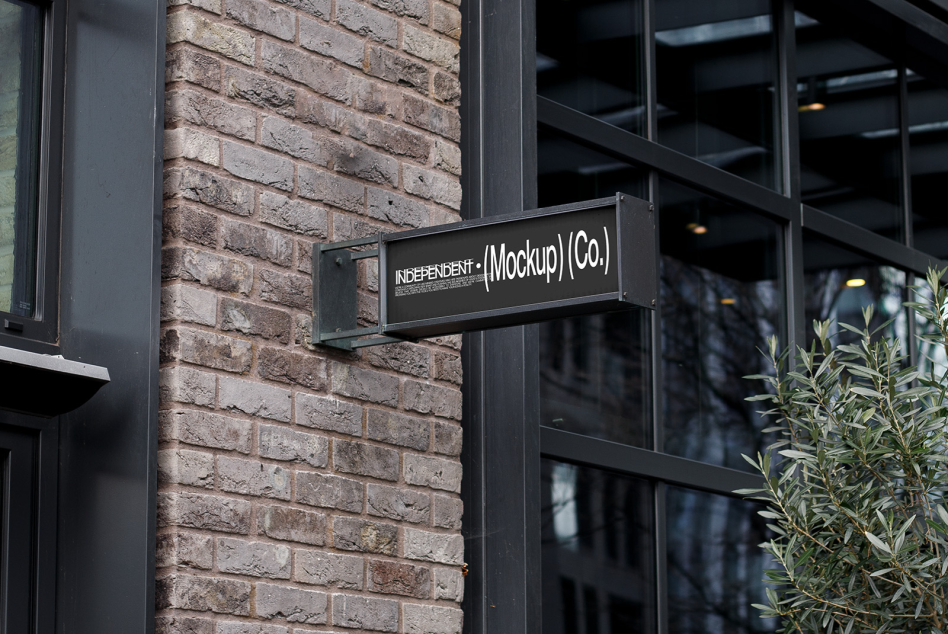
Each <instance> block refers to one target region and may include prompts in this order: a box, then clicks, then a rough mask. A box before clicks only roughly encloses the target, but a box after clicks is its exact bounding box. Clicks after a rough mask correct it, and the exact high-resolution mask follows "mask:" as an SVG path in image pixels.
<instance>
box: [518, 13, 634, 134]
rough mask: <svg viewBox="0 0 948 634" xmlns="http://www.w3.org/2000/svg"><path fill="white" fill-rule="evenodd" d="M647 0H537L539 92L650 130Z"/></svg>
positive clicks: (627, 126)
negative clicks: (547, 0)
mask: <svg viewBox="0 0 948 634" xmlns="http://www.w3.org/2000/svg"><path fill="white" fill-rule="evenodd" d="M642 7H643V2H642V0H619V1H618V2H617V1H615V0H592V1H589V2H556V3H544V2H538V3H537V14H536V17H537V49H536V53H537V56H536V59H537V94H538V95H542V96H544V97H546V98H548V99H552V100H553V101H556V102H558V103H561V104H563V105H564V106H567V107H569V108H573V109H574V110H578V111H580V112H583V113H585V114H588V115H591V116H593V117H596V118H598V119H600V120H601V121H605V122H607V123H610V124H612V125H614V126H617V127H619V128H622V129H623V130H628V131H629V132H633V133H635V134H643V133H644V130H645V127H644V126H645V121H646V119H645V73H644V44H645V40H644V33H645V28H644V26H643V14H642Z"/></svg>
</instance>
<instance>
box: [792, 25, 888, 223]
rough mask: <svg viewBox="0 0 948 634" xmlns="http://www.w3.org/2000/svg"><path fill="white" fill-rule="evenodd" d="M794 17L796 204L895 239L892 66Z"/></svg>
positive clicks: (834, 31)
mask: <svg viewBox="0 0 948 634" xmlns="http://www.w3.org/2000/svg"><path fill="white" fill-rule="evenodd" d="M797 15H798V19H797V21H796V22H797V28H796V44H797V77H796V81H797V102H798V105H797V110H798V113H799V126H800V183H801V199H802V201H803V202H804V203H806V204H807V205H810V206H812V207H816V208H818V209H820V210H822V211H825V212H826V213H830V214H833V215H834V216H838V217H840V218H842V219H844V220H847V221H849V222H852V223H854V224H857V225H859V226H861V227H864V228H866V229H869V230H870V231H874V232H876V233H880V234H882V235H884V236H886V237H889V238H892V239H894V240H901V239H902V238H903V235H904V231H903V228H902V225H903V219H902V201H901V196H902V193H901V172H900V165H901V154H900V141H899V69H898V66H897V65H896V64H895V63H894V62H893V61H892V60H890V59H889V58H887V57H885V56H884V55H882V54H880V53H879V52H877V51H875V50H872V49H870V48H868V47H866V46H864V45H863V44H861V43H859V42H857V41H855V40H853V39H851V38H849V37H846V36H845V35H844V32H843V31H842V29H841V27H833V26H829V25H826V24H823V23H821V22H819V21H818V20H816V19H814V18H813V17H811V16H810V15H808V14H804V13H798V14H797Z"/></svg>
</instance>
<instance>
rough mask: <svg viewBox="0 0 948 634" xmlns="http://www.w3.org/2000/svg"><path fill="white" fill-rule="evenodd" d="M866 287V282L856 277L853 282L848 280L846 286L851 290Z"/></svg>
mask: <svg viewBox="0 0 948 634" xmlns="http://www.w3.org/2000/svg"><path fill="white" fill-rule="evenodd" d="M865 285H866V280H864V279H862V278H859V277H854V278H853V279H851V280H846V286H848V287H849V288H858V287H860V286H865Z"/></svg>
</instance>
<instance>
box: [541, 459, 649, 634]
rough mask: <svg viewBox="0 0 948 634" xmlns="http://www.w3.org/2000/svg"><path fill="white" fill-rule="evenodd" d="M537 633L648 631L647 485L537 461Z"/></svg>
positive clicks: (603, 633) (571, 466)
mask: <svg viewBox="0 0 948 634" xmlns="http://www.w3.org/2000/svg"><path fill="white" fill-rule="evenodd" d="M541 470H542V498H541V499H542V501H543V507H542V511H541V513H542V531H543V532H542V535H543V539H542V548H543V553H542V557H543V564H542V565H543V575H542V577H543V632H544V634H599V633H600V632H601V633H602V634H606V633H607V632H609V633H616V632H643V633H646V632H654V631H655V608H654V601H655V599H654V592H655V589H654V574H653V569H654V561H653V548H652V542H653V540H654V529H653V521H652V513H653V510H652V509H653V506H652V501H651V496H652V488H651V485H650V484H649V483H648V482H647V481H646V480H641V479H638V478H630V477H626V476H620V475H617V474H613V473H609V472H607V471H600V470H598V469H590V468H585V467H579V466H575V465H571V464H567V463H564V462H558V461H554V460H543V461H542V466H541Z"/></svg>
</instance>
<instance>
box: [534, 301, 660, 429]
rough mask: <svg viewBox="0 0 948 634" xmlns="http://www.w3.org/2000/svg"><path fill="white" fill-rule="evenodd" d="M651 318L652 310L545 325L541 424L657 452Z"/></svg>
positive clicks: (542, 329) (541, 368) (541, 384)
mask: <svg viewBox="0 0 948 634" xmlns="http://www.w3.org/2000/svg"><path fill="white" fill-rule="evenodd" d="M650 323H651V319H650V315H649V313H648V312H647V311H644V310H629V311H624V312H619V313H608V314H604V315H590V316H588V317H577V318H573V319H560V320H556V321H551V322H547V323H543V324H540V421H541V424H542V425H548V426H550V427H556V428H559V429H565V430H566V431H571V432H574V433H578V434H585V435H588V436H594V437H596V438H603V439H605V440H611V441H613V442H621V443H624V444H627V445H633V446H635V447H646V448H651V447H652V440H651V439H652V433H651V429H652V419H651V418H652V417H651V407H650V398H649V394H650V390H651V387H650V386H651V382H650V380H649V377H650V375H651V371H650V364H651V354H650V353H649V348H650V346H649V342H650V340H651V326H650Z"/></svg>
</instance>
